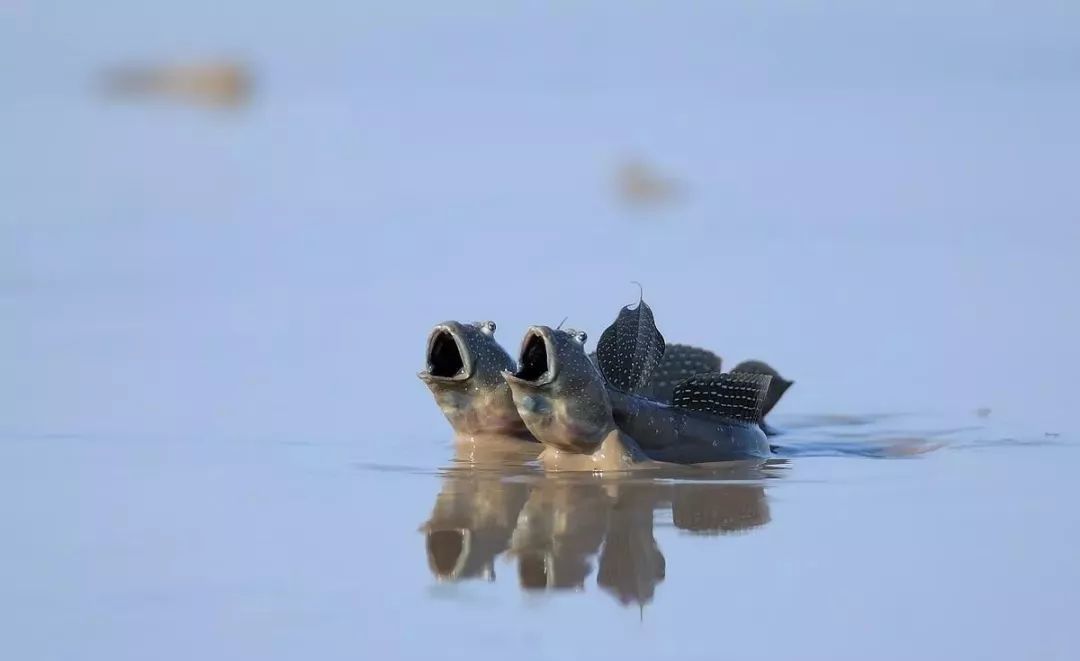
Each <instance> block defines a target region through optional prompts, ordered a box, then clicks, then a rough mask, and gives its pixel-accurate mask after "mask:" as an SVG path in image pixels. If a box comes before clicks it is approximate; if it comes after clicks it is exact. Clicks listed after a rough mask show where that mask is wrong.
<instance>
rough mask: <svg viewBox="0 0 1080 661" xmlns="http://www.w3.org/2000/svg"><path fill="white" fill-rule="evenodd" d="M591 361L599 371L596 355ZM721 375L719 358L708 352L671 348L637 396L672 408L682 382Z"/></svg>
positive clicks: (590, 357)
mask: <svg viewBox="0 0 1080 661" xmlns="http://www.w3.org/2000/svg"><path fill="white" fill-rule="evenodd" d="M589 360H590V361H592V364H593V365H596V366H597V367H599V363H598V362H597V359H596V352H595V351H593V352H592V353H590V354H589ZM719 371H720V356H717V355H716V354H715V353H713V352H711V351H709V350H708V349H700V348H698V347H692V346H690V345H689V344H669V345H667V348H666V349H664V357H663V358H662V359H661V360H660V364H659V365H657V367H656V369H655V370H653V373H652V378H651V379H650V380H649V382H648V383H647V384H645V385H644V386H643V387H641V388H640V389H638V392H637V394H639V395H641V396H642V397H647V398H648V399H651V400H653V401H654V402H660V403H661V404H670V403H671V397H672V395H674V393H675V386H676V385H678V383H679V382H680V381H683V380H684V379H688V378H690V377H692V376H694V375H695V374H703V373H705V372H719Z"/></svg>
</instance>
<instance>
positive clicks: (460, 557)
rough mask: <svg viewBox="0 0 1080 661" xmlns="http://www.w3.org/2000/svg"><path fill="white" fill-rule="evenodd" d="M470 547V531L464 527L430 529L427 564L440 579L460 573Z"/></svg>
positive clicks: (457, 575)
mask: <svg viewBox="0 0 1080 661" xmlns="http://www.w3.org/2000/svg"><path fill="white" fill-rule="evenodd" d="M471 547H472V531H470V530H467V529H465V528H450V529H444V530H431V531H428V533H427V552H428V564H429V565H430V567H431V571H432V572H433V573H434V574H435V575H436V576H437V577H438V578H439V579H441V580H453V579H456V578H458V577H459V576H460V575H461V572H462V570H463V569H464V567H465V562H466V561H467V560H468V557H469V552H470V549H471Z"/></svg>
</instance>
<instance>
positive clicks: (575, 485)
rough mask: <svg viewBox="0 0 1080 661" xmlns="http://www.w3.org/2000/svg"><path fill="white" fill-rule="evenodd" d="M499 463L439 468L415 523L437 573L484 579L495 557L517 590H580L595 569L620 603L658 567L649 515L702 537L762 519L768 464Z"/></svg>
mask: <svg viewBox="0 0 1080 661" xmlns="http://www.w3.org/2000/svg"><path fill="white" fill-rule="evenodd" d="M472 456H475V453H474V454H473V455H472ZM459 457H460V450H459ZM504 467H506V470H508V471H510V473H509V474H508V473H507V472H500V471H498V470H494V465H493V464H487V465H483V464H481V465H476V464H467V463H466V464H464V465H459V466H457V467H454V468H452V469H450V470H448V471H447V472H446V474H445V476H444V481H443V487H442V490H441V492H440V493H439V495H438V496H437V497H436V500H435V506H434V507H433V509H432V513H431V516H430V518H429V519H428V521H427V522H426V523H425V524H424V525H423V526H422V528H421V529H422V530H423V531H424V533H425V544H426V547H427V558H428V565H429V567H430V569H431V572H432V573H433V574H434V575H435V577H436V578H437V579H439V580H441V581H460V580H466V579H486V580H490V581H493V580H495V559H496V558H497V557H499V556H500V555H502V556H504V557H505V558H507V559H509V560H511V561H512V562H513V563H515V564H516V567H517V581H518V583H519V585H520V586H521V588H522V589H523V590H526V591H546V590H582V589H584V588H585V583H586V581H587V580H588V579H589V577H590V576H591V575H592V574H593V572H594V570H595V573H596V579H595V580H596V583H597V585H598V586H599V587H600V588H601V589H602V590H604V591H606V592H608V593H610V594H611V595H612V596H614V597H615V598H616V599H617V600H618V601H619V602H620V603H622V604H623V605H630V604H638V605H644V604H647V603H649V602H650V601H652V599H653V597H654V594H655V591H656V587H657V586H658V585H659V584H660V583H661V582H662V581H663V580H664V577H665V574H666V566H667V560H666V559H665V557H664V554H663V552H662V551H661V549H660V547H659V545H658V544H657V542H656V538H655V537H654V533H653V527H654V519H655V514H656V513H657V512H662V511H666V510H670V511H671V514H672V521H673V523H674V525H675V527H676V528H679V529H681V530H684V531H686V532H690V533H695V534H705V535H723V534H727V533H735V532H743V531H749V530H753V529H754V528H757V527H759V526H763V525H765V524H767V523H768V522H769V507H768V502H767V499H766V495H765V488H764V486H763V485H762V484H761V483H760V481H761V480H762V479H764V478H765V477H766V476H767V475H774V473H772V472H769V473H768V474H767V473H766V471H767V470H769V469H768V468H766V469H761V468H755V467H742V466H737V467H725V468H723V469H703V470H698V471H697V474H698V475H699V478H698V479H691V478H690V477H688V476H690V475H693V472H692V471H688V470H686V469H679V471H678V472H677V473H672V474H670V475H668V474H665V475H664V477H662V478H661V479H656V474H655V473H650V475H649V476H648V477H642V476H635V475H622V476H617V477H612V476H609V477H603V478H602V477H597V476H593V475H548V476H545V475H543V474H542V473H540V472H538V471H532V470H524V469H522V467H521V466H520V465H518V466H517V467H513V466H506V465H504ZM664 478H674V479H672V480H668V479H664ZM702 478H707V479H702ZM735 480H737V481H735Z"/></svg>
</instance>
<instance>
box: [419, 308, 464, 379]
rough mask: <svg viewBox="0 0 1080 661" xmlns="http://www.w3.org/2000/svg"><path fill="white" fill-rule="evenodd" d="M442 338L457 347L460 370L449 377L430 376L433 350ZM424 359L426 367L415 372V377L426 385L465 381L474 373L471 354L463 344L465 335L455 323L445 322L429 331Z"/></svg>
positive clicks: (458, 324) (459, 325) (460, 326)
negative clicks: (447, 339) (447, 338)
mask: <svg viewBox="0 0 1080 661" xmlns="http://www.w3.org/2000/svg"><path fill="white" fill-rule="evenodd" d="M443 336H449V337H450V339H452V340H453V341H454V346H455V347H457V352H458V357H459V358H461V369H459V370H458V371H457V372H456V373H454V374H452V375H450V376H446V375H442V374H432V372H431V370H432V367H433V365H432V361H431V357H432V353H433V352H434V350H435V343H436V341H438V339H439V338H440V337H443ZM425 357H426V360H427V366H426V367H425V368H424V369H423V370H421V371H420V372H417V374H416V375H417V376H418V377H420V378H421V379H422V380H423V381H426V382H428V383H454V382H459V381H467V380H468V379H470V378H471V377H472V376H473V374H474V373H475V371H476V363H475V361H474V360H473V355H472V352H471V351H469V347H468V345H467V344H466V343H465V334H464V331H463V330H462V325H461V324H460V323H458V322H456V321H446V322H443V323H441V324H437V325H436V326H435V327H433V328H432V329H431V332H430V333H428V340H427V352H426V354H425Z"/></svg>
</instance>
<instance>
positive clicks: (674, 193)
mask: <svg viewBox="0 0 1080 661" xmlns="http://www.w3.org/2000/svg"><path fill="white" fill-rule="evenodd" d="M615 187H616V192H617V194H618V196H619V198H620V199H621V200H622V202H623V203H624V204H627V205H629V206H633V207H643V206H657V205H660V204H664V203H670V202H674V201H675V200H676V199H677V198H678V197H679V195H680V188H681V187H680V185H679V183H678V182H677V181H675V180H674V179H672V178H670V177H665V176H664V175H662V174H660V173H659V172H657V171H656V170H654V169H652V168H650V167H649V166H648V165H646V164H645V163H643V162H641V161H639V160H635V159H630V160H627V161H626V162H625V163H623V164H622V165H621V166H620V167H619V168H618V170H617V171H616V173H615Z"/></svg>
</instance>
